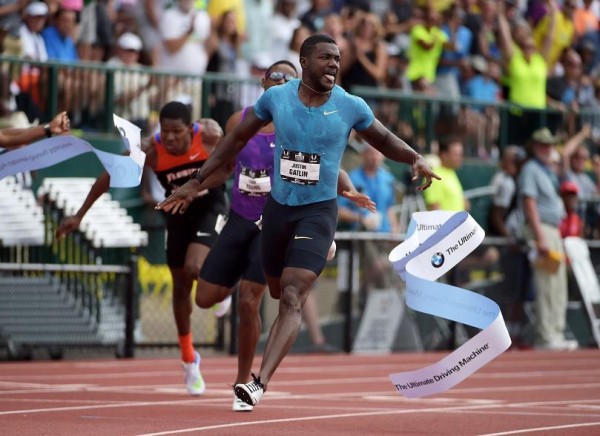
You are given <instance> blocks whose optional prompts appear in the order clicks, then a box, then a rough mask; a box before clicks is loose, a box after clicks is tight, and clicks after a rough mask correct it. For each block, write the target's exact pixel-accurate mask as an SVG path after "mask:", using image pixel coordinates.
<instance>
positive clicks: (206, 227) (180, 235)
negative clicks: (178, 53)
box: [56, 102, 227, 395]
mask: <svg viewBox="0 0 600 436" xmlns="http://www.w3.org/2000/svg"><path fill="white" fill-rule="evenodd" d="M222 137H223V131H222V129H221V127H220V126H219V125H218V123H217V122H216V121H214V120H212V119H208V118H204V119H201V120H199V121H197V122H192V121H191V114H190V111H189V109H188V108H187V106H186V105H184V104H183V103H180V102H170V103H167V104H166V105H164V106H163V108H162V109H161V111H160V132H159V133H157V134H155V135H153V136H152V137H150V138H147V139H145V140H143V141H142V149H143V151H144V152H145V153H146V161H145V166H147V167H149V168H151V169H152V170H154V172H155V173H156V175H157V177H158V179H159V181H160V183H161V184H162V186H163V187H164V188H165V190H166V195H167V196H168V195H170V194H171V192H172V191H173V190H175V189H177V188H178V187H179V186H180V185H182V184H183V183H185V182H186V181H188V180H189V178H190V175H191V174H192V173H194V172H195V171H196V170H198V169H199V168H200V167H201V166H202V165H203V164H204V162H205V161H206V159H208V156H209V155H210V154H211V152H212V151H213V150H214V148H215V147H216V145H217V143H218V142H219V141H220V139H221V138H222ZM217 176H218V175H217ZM109 184H110V176H109V175H108V173H106V172H104V173H103V174H102V175H101V176H100V177H99V178H98V180H97V181H96V183H95V184H94V186H92V188H91V190H90V193H89V194H88V196H87V198H86V199H85V201H84V203H83V205H82V206H81V208H80V209H79V211H77V213H76V214H75V215H74V216H72V217H68V218H66V219H65V220H64V221H63V222H62V223H61V224H60V225H59V227H58V228H57V230H56V236H57V237H61V236H64V235H66V234H67V233H70V232H72V231H74V230H76V229H77V228H78V227H79V224H80V223H81V220H82V219H83V217H84V215H85V214H86V213H87V211H88V210H89V209H90V207H92V205H93V204H94V202H95V201H96V200H97V199H98V198H99V197H100V196H101V195H102V194H103V193H104V192H106V191H107V190H108V188H109ZM226 213H227V197H226V196H225V185H220V186H217V187H216V188H212V189H207V190H203V191H201V192H199V193H198V195H197V197H196V198H195V199H194V201H193V202H192V203H191V204H190V207H189V208H188V210H187V211H186V213H185V214H176V215H170V214H169V215H168V216H167V241H166V249H167V265H168V266H169V270H170V272H171V276H172V279H173V314H174V316H175V323H176V325H177V332H178V336H179V346H180V349H181V358H182V361H183V368H184V381H185V384H186V388H187V391H188V392H189V393H190V394H191V395H200V394H202V393H204V390H205V384H204V380H203V378H202V375H201V374H200V354H199V353H198V352H197V351H196V350H195V349H194V346H193V341H192V334H191V330H190V315H191V313H192V301H191V291H192V286H193V283H194V280H196V279H197V277H198V273H199V271H200V268H201V266H202V264H203V262H204V259H205V258H206V256H207V254H208V252H209V250H210V247H211V246H212V244H213V243H214V241H215V239H216V237H217V234H218V232H217V228H218V224H220V221H221V219H220V218H219V217H220V216H221V218H222V216H223V215H225V214H226Z"/></svg>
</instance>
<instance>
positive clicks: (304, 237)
mask: <svg viewBox="0 0 600 436" xmlns="http://www.w3.org/2000/svg"><path fill="white" fill-rule="evenodd" d="M294 239H312V238H311V237H309V236H298V235H295V236H294Z"/></svg>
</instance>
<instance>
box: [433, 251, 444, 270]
mask: <svg viewBox="0 0 600 436" xmlns="http://www.w3.org/2000/svg"><path fill="white" fill-rule="evenodd" d="M443 264H444V255H443V254H442V253H435V254H434V255H433V256H431V265H432V266H433V267H434V268H439V267H440V266H442V265H443Z"/></svg>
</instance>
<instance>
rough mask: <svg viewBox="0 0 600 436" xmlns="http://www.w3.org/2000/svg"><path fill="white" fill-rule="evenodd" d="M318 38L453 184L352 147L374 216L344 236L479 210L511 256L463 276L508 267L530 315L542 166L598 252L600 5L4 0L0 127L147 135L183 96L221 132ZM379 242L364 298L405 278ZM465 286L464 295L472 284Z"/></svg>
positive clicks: (347, 223)
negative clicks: (423, 214) (422, 179)
mask: <svg viewBox="0 0 600 436" xmlns="http://www.w3.org/2000/svg"><path fill="white" fill-rule="evenodd" d="M313 33H325V34H328V35H330V36H332V37H333V38H334V39H335V40H336V42H337V44H338V46H339V49H340V52H341V63H340V70H339V74H338V76H337V82H338V84H339V85H340V86H342V87H343V88H344V89H346V90H347V91H349V92H352V93H354V94H357V95H360V96H361V97H363V98H365V100H366V101H367V103H368V104H369V105H370V106H371V108H372V109H373V111H374V112H375V113H376V116H377V117H378V118H379V120H380V121H381V122H382V123H384V124H385V125H386V126H387V127H388V128H390V130H392V131H393V132H394V133H396V134H397V135H398V136H399V137H400V138H402V139H404V140H405V141H406V142H408V143H409V144H410V145H411V146H412V147H414V148H415V149H417V150H418V151H419V152H420V153H421V154H423V155H426V156H427V158H428V159H430V161H431V164H432V166H433V168H434V170H435V171H436V173H438V174H440V175H442V177H443V182H441V183H434V185H433V187H432V188H430V189H429V190H427V191H426V192H425V195H421V193H419V192H417V191H416V190H415V189H414V186H413V185H412V181H411V179H410V175H409V174H407V173H405V172H402V171H399V170H398V167H397V166H394V163H393V162H388V161H386V160H385V159H384V158H383V156H382V155H381V154H380V153H379V152H378V151H376V150H375V149H373V148H371V147H369V146H367V145H365V144H364V143H362V142H361V141H360V138H354V137H351V138H350V142H349V145H350V147H349V150H350V151H351V152H352V153H350V154H349V155H348V156H346V159H345V160H344V167H345V169H348V170H349V172H350V175H351V177H352V179H353V182H354V184H355V185H356V186H357V188H358V189H359V190H361V191H362V192H366V193H368V194H369V195H370V196H371V198H373V199H374V200H376V202H377V204H378V207H379V210H378V213H377V214H374V215H371V214H365V213H363V212H362V211H360V210H356V209H353V208H352V205H350V204H345V203H344V202H343V201H341V202H340V215H339V221H340V230H351V231H356V230H360V231H369V232H381V233H393V234H398V233H400V234H402V233H404V232H405V231H406V225H407V223H408V220H410V216H411V213H412V212H414V211H416V210H434V209H441V210H468V211H470V212H471V214H472V215H473V216H474V217H475V218H476V219H477V220H478V222H479V223H480V224H481V225H482V226H483V227H484V228H485V230H486V232H487V233H488V235H492V236H498V237H500V238H504V239H503V241H504V242H503V243H501V244H499V245H498V247H499V248H498V247H491V246H490V245H494V244H488V246H486V247H485V249H482V250H481V252H480V253H476V254H475V256H474V258H473V259H471V260H470V261H469V262H464V265H462V266H463V268H464V269H466V270H469V269H472V268H479V269H481V268H484V269H489V268H492V267H494V266H496V267H497V266H498V265H499V264H500V265H501V267H502V268H503V271H504V272H505V273H506V276H510V277H512V278H514V279H515V280H517V279H519V280H520V281H521V282H522V283H520V284H511V285H510V286H508V287H507V286H504V285H506V283H505V282H503V283H504V284H503V286H504V288H510V289H511V290H514V291H515V292H516V293H518V294H519V295H518V296H517V300H518V301H517V304H520V303H521V301H522V300H523V299H524V298H530V299H532V298H533V297H531V295H530V296H529V297H526V296H527V294H528V292H529V291H530V290H531V288H532V287H531V286H530V276H531V271H529V270H528V268H529V266H528V263H529V262H528V260H527V255H528V252H529V251H530V250H529V249H530V248H531V245H532V240H531V238H530V237H528V236H527V234H526V233H523V229H526V228H527V225H528V224H529V226H531V224H532V223H531V219H530V218H531V217H526V216H525V215H524V212H525V211H524V208H523V204H522V201H520V196H521V197H522V196H523V195H522V194H524V195H530V194H531V193H530V192H529V191H527V190H528V189H530V188H531V187H532V186H533V185H535V184H536V183H537V182H535V180H534V178H532V174H531V171H525V172H524V173H522V172H521V169H522V168H523V167H524V166H525V165H526V162H527V159H528V158H535V159H537V160H538V161H543V162H545V164H546V163H548V167H549V168H551V171H550V172H549V173H548V174H547V176H548V177H547V179H544V180H545V182H544V183H545V184H546V185H547V186H549V187H551V189H550V188H549V191H553V192H554V194H553V196H552V198H550V199H545V200H548V201H549V202H550V203H551V206H552V210H553V211H558V212H557V213H556V214H553V215H552V216H551V217H550V218H555V215H556V216H558V215H560V217H561V220H560V221H559V222H552V223H550V224H551V225H552V226H553V227H555V228H558V229H559V230H560V232H561V236H562V237H566V236H581V237H584V238H586V239H600V219H599V216H600V215H599V210H600V195H599V194H600V156H599V146H600V0H371V1H367V0H45V1H40V0H33V1H30V0H0V42H1V44H0V49H1V51H2V55H1V56H0V119H1V120H2V125H1V126H0V127H3V126H17V125H18V123H24V124H29V123H35V122H40V123H42V122H45V121H47V120H48V119H50V117H51V116H53V115H54V114H55V113H57V111H59V110H66V111H68V113H69V116H70V118H71V124H72V126H73V127H75V128H76V129H80V130H81V131H82V132H84V134H86V135H89V134H90V132H91V133H93V132H99V133H110V132H111V131H112V130H114V129H113V126H112V113H116V114H118V115H120V116H121V117H123V118H126V119H128V120H130V121H131V122H133V123H135V124H136V125H138V126H139V127H140V128H141V129H142V134H143V135H148V134H152V133H153V132H155V131H156V130H157V125H158V119H157V118H158V117H157V113H158V110H159V109H160V107H161V106H162V105H164V104H165V103H167V102H168V101H171V100H179V101H182V102H184V103H185V104H188V105H189V106H190V108H191V109H192V111H193V114H194V117H195V118H200V117H210V118H214V119H215V120H216V121H217V122H219V124H220V125H221V126H222V127H223V128H225V124H226V122H227V119H228V118H229V116H230V115H231V114H233V113H234V112H236V111H238V110H240V109H242V108H243V107H246V106H250V105H252V104H254V102H255V101H256V99H257V98H258V97H259V96H260V94H261V93H262V88H261V86H260V79H261V78H263V77H264V76H265V73H266V72H267V69H268V67H269V66H270V65H271V64H272V63H273V62H275V61H278V60H281V59H286V60H289V61H290V62H292V63H293V64H294V65H295V66H296V68H297V69H298V71H299V72H300V70H301V69H300V64H299V51H300V46H301V44H302V42H303V41H304V39H305V38H306V37H308V36H309V35H311V34H313ZM113 133H114V132H113ZM91 142H92V141H91ZM529 160H532V159H529ZM484 167H485V168H484ZM350 170H351V171H350ZM484 170H485V171H484ZM538 175H539V174H538ZM544 177H545V176H544ZM152 180H153V179H152V178H151V175H149V174H148V175H146V177H145V178H144V182H143V186H142V188H141V192H136V196H137V197H138V200H140V202H142V203H144V204H145V205H146V208H147V209H148V210H147V212H148V211H149V212H150V213H149V214H148V216H150V218H148V217H147V216H145V217H143V218H142V221H143V222H144V223H145V226H146V229H149V228H152V227H153V226H154V227H161V226H162V220H160V219H159V220H157V223H158V224H156V223H154V224H153V223H152V219H156V216H154V215H156V211H154V205H155V204H156V202H157V201H160V199H161V195H162V193H161V192H160V190H158V191H157V190H156V183H153V182H152ZM388 188H389V189H388ZM542 197H543V196H542ZM482 198H484V200H485V201H481V199H482ZM521 200H522V198H521ZM543 200H544V199H543ZM545 200H544V201H545ZM537 206H538V207H540V209H541V213H540V214H539V216H540V217H541V220H542V222H544V220H546V221H547V219H546V218H548V217H547V216H546V215H545V213H546V212H547V208H546V206H547V205H546V204H544V203H543V202H542V204H538V205H537ZM151 215H152V216H151ZM152 217H153V218H152ZM550 221H552V220H550ZM144 223H143V225H144ZM546 223H547V224H548V223H549V222H546ZM159 239H160V238H159ZM528 239H529V241H528ZM507 241H508V242H507ZM159 245H160V244H159ZM375 245H377V246H376V247H373V246H371V245H370V244H367V243H365V244H363V246H364V247H363V248H364V250H363V252H361V256H363V259H368V261H367V262H366V263H365V264H364V265H366V269H365V271H363V272H364V274H363V275H362V276H361V280H363V281H364V283H361V291H362V290H367V289H368V288H370V287H375V288H380V289H381V288H385V287H388V286H390V285H389V283H390V282H393V281H394V280H397V277H395V274H394V273H393V271H391V268H390V265H389V262H388V261H387V253H388V252H389V248H390V247H389V246H387V245H386V246H385V247H383V246H382V244H375ZM158 251H160V250H158ZM515 254H518V256H517V255H515ZM506 260H511V261H513V263H512V264H511V265H508V264H505V261H506ZM158 263H160V262H158ZM508 271H513V272H514V274H511V273H507V272H508ZM460 274H461V273H460V272H458V273H457V276H456V277H453V278H452V282H453V283H457V284H462V283H463V282H464V281H466V280H468V278H461V277H460ZM571 281H573V280H571ZM380 282H381V283H380ZM560 286H562V287H563V288H564V286H565V285H564V284H561V285H560ZM529 293H530V292H529ZM361 304H364V299H362V300H361ZM551 317H552V316H550V318H551ZM507 318H508V319H509V322H510V321H511V320H510V316H508V317H507ZM563 345H564V344H561V345H560V346H563Z"/></svg>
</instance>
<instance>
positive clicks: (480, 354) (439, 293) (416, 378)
mask: <svg viewBox="0 0 600 436" xmlns="http://www.w3.org/2000/svg"><path fill="white" fill-rule="evenodd" d="M484 236H485V234H484V231H483V229H482V228H481V227H480V226H479V224H477V222H476V221H475V220H474V219H473V217H471V215H469V214H468V213H467V212H445V211H431V212H416V213H414V214H413V216H412V219H411V222H410V224H409V227H408V231H407V239H406V240H405V241H404V242H402V243H401V244H400V245H398V246H397V247H396V248H394V249H393V250H392V252H391V253H390V255H389V259H390V262H392V264H393V265H394V269H395V270H396V272H397V273H398V274H399V275H400V277H401V278H402V279H403V280H404V281H405V282H406V304H407V305H408V307H410V308H412V309H414V310H417V311H419V312H424V313H429V314H431V315H434V316H439V317H441V318H445V319H449V320H452V321H456V322H460V323H462V324H466V325H470V326H472V327H477V328H479V329H481V330H482V331H481V332H479V333H478V334H477V335H476V336H474V337H473V338H471V339H470V340H468V341H467V342H465V343H464V344H463V345H462V346H460V347H459V348H457V349H456V350H454V351H453V352H452V353H450V354H449V355H448V356H446V357H444V358H443V359H442V360H440V361H439V362H437V363H434V364H433V365H430V366H427V367H425V368H422V369H418V370H415V371H405V372H399V373H396V374H390V375H389V377H390V380H391V381H392V383H393V384H394V386H395V388H396V390H397V391H398V392H400V393H401V394H402V395H404V396H406V397H408V398H414V397H424V396H426V395H432V394H436V393H439V392H443V391H445V390H448V389H450V388H451V387H453V386H455V385H457V384H458V383H460V382H461V381H463V380H464V379H465V378H467V377H468V376H470V375H471V374H473V373H474V372H475V371H477V370H478V369H479V368H481V367H483V366H484V365H485V364H487V363H488V362H490V361H491V360H493V359H494V358H496V357H497V356H499V355H500V354H502V353H503V352H504V351H506V350H507V349H508V347H509V346H510V344H511V340H510V336H509V334H508V330H507V329H506V325H505V324H504V318H502V313H501V312H500V308H499V307H498V305H497V304H496V303H495V302H494V301H492V300H490V299H489V298H487V297H484V296H482V295H479V294H477V293H475V292H471V291H467V290H465V289H461V288H458V287H455V286H450V285H446V284H443V283H438V282H436V281H435V280H437V279H438V278H439V277H441V276H442V275H444V274H445V273H446V272H448V271H449V270H450V269H452V268H453V267H454V266H456V265H457V264H458V263H459V262H460V261H461V260H463V259H464V258H465V257H466V256H467V255H468V254H469V253H471V252H472V251H473V250H475V248H477V247H478V246H479V244H481V242H482V241H483V238H484Z"/></svg>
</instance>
